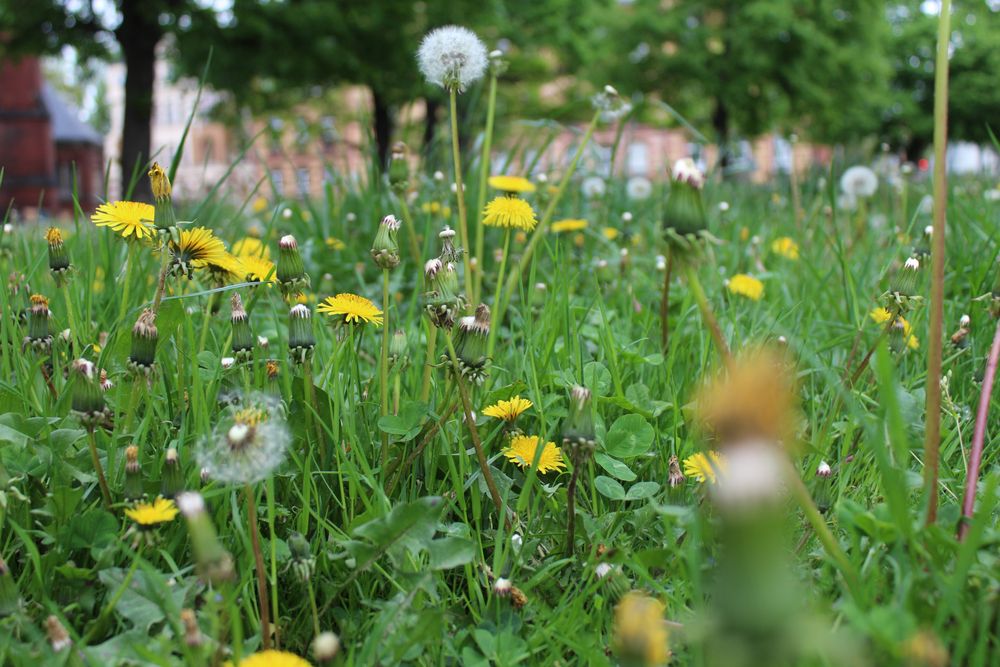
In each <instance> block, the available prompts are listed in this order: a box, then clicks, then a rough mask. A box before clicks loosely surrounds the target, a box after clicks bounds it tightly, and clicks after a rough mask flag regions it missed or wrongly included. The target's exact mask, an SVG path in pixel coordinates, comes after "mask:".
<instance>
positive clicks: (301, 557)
mask: <svg viewBox="0 0 1000 667" xmlns="http://www.w3.org/2000/svg"><path fill="white" fill-rule="evenodd" d="M288 549H289V551H291V552H292V571H293V572H294V573H295V576H296V577H298V578H299V581H301V582H303V583H305V582H307V581H309V580H310V579H311V578H312V575H313V572H314V571H315V570H316V559H315V558H313V555H312V549H311V548H310V547H309V541H308V540H306V538H305V537H303V536H302V534H301V533H297V532H295V533H292V534H291V535H289V537H288Z"/></svg>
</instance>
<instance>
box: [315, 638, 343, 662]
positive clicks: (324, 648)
mask: <svg viewBox="0 0 1000 667" xmlns="http://www.w3.org/2000/svg"><path fill="white" fill-rule="evenodd" d="M339 652H340V637H338V636H337V635H336V634H334V633H333V632H329V631H327V632H321V633H320V634H318V635H317V636H316V638H315V639H314V640H313V643H312V654H313V657H314V658H316V660H317V661H318V662H330V661H331V660H333V659H334V658H335V657H337V653H339Z"/></svg>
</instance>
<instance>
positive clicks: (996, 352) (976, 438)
mask: <svg viewBox="0 0 1000 667" xmlns="http://www.w3.org/2000/svg"><path fill="white" fill-rule="evenodd" d="M998 361H1000V320H998V321H997V330H996V332H995V333H994V334H993V345H992V346H991V347H990V356H989V357H988V358H987V360H986V373H985V375H983V388H982V390H981V391H980V394H979V407H978V408H977V409H976V423H975V426H974V427H973V429H972V450H971V451H970V452H969V470H968V472H967V473H966V477H965V495H964V496H963V497H962V519H961V521H959V523H958V539H959V540H964V539H965V536H966V534H968V532H969V523H970V522H971V521H972V514H973V511H974V510H975V507H976V486H977V484H978V483H979V465H980V463H981V462H982V460H983V443H984V442H985V440H986V419H987V417H988V416H989V412H990V398H991V396H992V394H993V383H994V381H995V380H996V376H997V363H998Z"/></svg>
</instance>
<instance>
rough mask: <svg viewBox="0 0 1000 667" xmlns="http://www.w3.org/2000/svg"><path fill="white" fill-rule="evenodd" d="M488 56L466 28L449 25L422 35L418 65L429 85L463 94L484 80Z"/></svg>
mask: <svg viewBox="0 0 1000 667" xmlns="http://www.w3.org/2000/svg"><path fill="white" fill-rule="evenodd" d="M488 63H489V57H488V55H487V52H486V47H485V46H484V45H483V42H482V41H481V40H480V39H479V37H477V36H476V33H474V32H472V31H471V30H469V29H468V28H462V27H460V26H457V25H449V26H445V27H443V28H436V29H434V30H431V31H430V32H429V33H427V34H426V35H424V39H423V41H421V42H420V48H419V49H417V65H418V66H419V67H420V71H421V72H422V73H423V75H424V78H426V79H427V81H428V82H429V83H433V84H436V85H438V86H441V87H442V88H456V89H457V90H458V91H459V92H461V91H464V90H465V89H466V88H467V87H468V86H469V84H471V83H474V82H476V81H478V80H479V79H481V78H483V74H484V73H485V72H486V66H487V64H488Z"/></svg>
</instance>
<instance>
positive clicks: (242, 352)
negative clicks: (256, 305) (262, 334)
mask: <svg viewBox="0 0 1000 667" xmlns="http://www.w3.org/2000/svg"><path fill="white" fill-rule="evenodd" d="M230 303H231V306H232V314H231V315H230V318H229V321H230V322H231V323H232V325H233V356H234V357H236V360H237V361H250V360H251V359H253V343H254V337H253V332H252V331H251V330H250V317H249V315H247V311H246V310H245V309H244V308H243V299H241V298H240V295H239V294H234V295H233V298H232V300H231V301H230Z"/></svg>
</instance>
